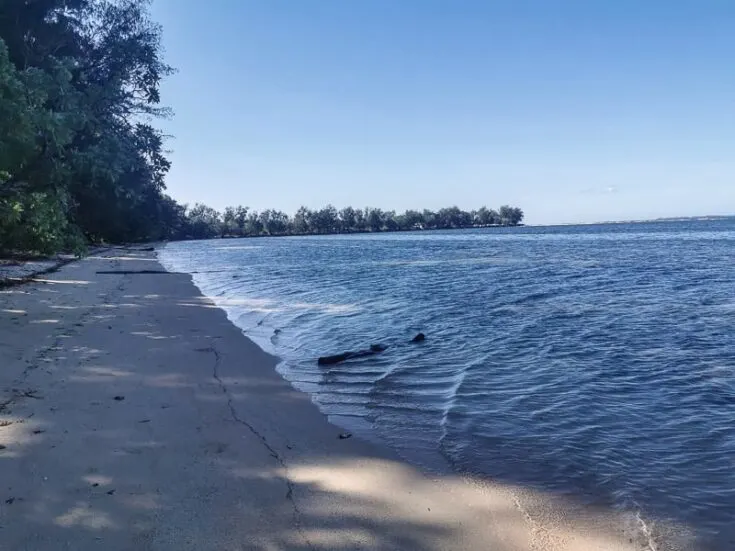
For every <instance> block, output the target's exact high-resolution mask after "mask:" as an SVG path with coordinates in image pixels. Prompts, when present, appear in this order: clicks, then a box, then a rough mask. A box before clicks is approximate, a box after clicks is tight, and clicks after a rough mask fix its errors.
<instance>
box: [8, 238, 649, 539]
mask: <svg viewBox="0 0 735 551" xmlns="http://www.w3.org/2000/svg"><path fill="white" fill-rule="evenodd" d="M161 270H162V268H161V266H160V265H159V264H158V263H157V261H156V260H155V255H154V253H150V252H131V251H120V250H118V251H113V252H108V253H103V254H101V255H99V256H95V257H90V258H87V259H85V260H83V261H80V262H75V263H72V264H69V265H67V266H65V267H63V268H61V270H60V271H58V272H56V273H53V274H46V275H44V276H42V277H40V278H39V279H38V280H37V281H35V282H31V283H28V284H26V285H21V286H17V287H12V288H8V289H4V290H2V291H0V549H3V550H5V549H8V550H51V549H53V550H57V549H69V550H75V551H80V550H86V549H105V550H106V551H112V550H118V549H126V550H127V549H156V550H159V549H160V550H172V551H173V550H176V551H179V550H186V549H205V550H209V549H212V550H220V549H221V550H233V551H234V550H246V549H254V550H263V551H271V550H278V549H294V550H310V549H320V550H322V549H323V550H349V549H376V550H377V549H381V550H383V549H407V550H410V549H430V550H433V549H436V550H439V549H442V550H455V549H456V550H461V549H492V550H497V551H506V550H508V551H510V550H530V549H540V550H547V549H548V550H557V549H559V550H580V551H582V550H584V551H590V550H624V549H638V550H642V549H655V548H656V542H655V541H652V540H651V537H652V536H649V535H647V534H646V531H645V530H641V526H640V525H639V524H638V523H637V522H636V521H635V519H626V518H623V517H619V516H618V515H616V514H615V513H613V512H612V511H607V510H590V509H584V508H582V507H581V506H575V505H574V504H572V503H567V502H563V503H562V502H560V501H558V500H553V499H551V498H550V497H548V496H542V495H538V494H536V493H532V492H530V491H526V490H523V489H520V488H512V487H509V486H505V485H502V484H497V485H494V484H488V483H485V484H479V483H477V482H475V481H472V480H469V479H464V478H460V477H427V476H426V475H424V474H422V473H420V472H419V471H417V470H416V469H414V468H413V467H411V466H410V465H407V464H406V463H404V462H402V461H400V460H399V459H398V458H397V457H396V456H395V455H394V454H393V453H391V452H390V451H389V450H387V449H383V448H382V447H380V446H377V445H375V444H372V443H368V442H365V441H363V440H361V439H359V438H357V437H353V438H350V439H345V440H342V439H339V437H338V436H339V434H340V432H342V431H341V430H340V429H339V428H338V427H335V426H334V425H331V424H330V423H328V422H327V420H326V418H325V417H324V416H323V415H322V414H321V413H320V412H319V411H318V410H317V409H316V407H315V406H314V405H313V404H312V403H311V402H310V400H309V397H308V396H307V395H306V394H302V393H299V392H297V391H295V390H293V389H292V387H291V386H290V385H289V384H288V383H287V382H285V381H284V380H283V379H282V378H281V377H280V376H279V375H278V374H277V373H276V371H275V369H274V366H275V364H276V361H275V359H274V358H273V357H271V356H269V355H268V354H266V353H265V352H263V351H262V350H260V349H259V348H258V347H257V346H256V345H255V344H253V343H252V342H251V341H250V340H248V339H247V338H245V337H244V336H243V335H242V334H241V332H240V330H239V329H237V328H236V327H235V326H233V325H232V324H231V323H230V322H229V321H228V320H227V318H226V316H225V314H224V312H222V311H221V310H219V309H217V308H215V307H214V306H213V305H212V304H211V303H210V302H209V301H208V300H207V299H205V298H203V297H202V296H201V295H200V293H199V292H198V290H197V289H196V287H194V285H193V284H192V283H191V279H190V277H189V276H186V275H181V274H162V273H158V272H160V271H161ZM99 272H107V273H99ZM116 272H118V273H116ZM139 272H143V273H139ZM540 468H542V466H540ZM654 539H655V538H654Z"/></svg>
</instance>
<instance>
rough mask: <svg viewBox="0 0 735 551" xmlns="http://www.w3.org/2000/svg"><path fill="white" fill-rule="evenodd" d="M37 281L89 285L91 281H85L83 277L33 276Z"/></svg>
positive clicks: (34, 280)
mask: <svg viewBox="0 0 735 551" xmlns="http://www.w3.org/2000/svg"><path fill="white" fill-rule="evenodd" d="M33 282H35V283H51V284H54V285H89V284H90V283H92V282H91V281H85V280H82V279H41V278H38V277H34V278H33Z"/></svg>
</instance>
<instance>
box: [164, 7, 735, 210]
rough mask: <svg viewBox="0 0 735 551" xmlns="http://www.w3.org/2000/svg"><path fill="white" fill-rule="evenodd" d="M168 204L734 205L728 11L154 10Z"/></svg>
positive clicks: (734, 81)
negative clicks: (161, 61) (161, 51)
mask: <svg viewBox="0 0 735 551" xmlns="http://www.w3.org/2000/svg"><path fill="white" fill-rule="evenodd" d="M152 12H153V17H154V19H156V20H157V21H158V22H160V23H161V24H162V25H163V30H164V46H165V49H166V57H167V60H168V61H169V62H170V63H171V64H173V65H174V66H176V67H177V68H178V71H179V72H178V74H177V75H175V76H174V77H172V78H170V79H169V80H168V81H167V82H166V83H165V84H164V86H163V99H164V102H165V103H167V104H168V105H170V106H171V107H172V108H173V109H174V111H175V113H176V115H175V117H174V119H172V120H171V121H167V122H166V123H165V124H164V127H165V130H166V131H167V132H169V133H171V134H172V135H174V136H175V137H174V138H173V139H171V141H170V142H169V147H170V148H171V149H172V151H173V153H172V160H173V163H174V166H173V169H172V170H171V172H170V174H169V177H168V180H167V181H168V188H169V192H170V193H171V195H173V196H174V197H175V198H176V199H178V200H181V201H183V202H189V203H193V202H195V201H202V202H205V203H207V204H210V205H211V206H214V207H216V208H223V207H224V206H226V205H230V204H233V205H236V204H243V205H248V206H250V207H252V208H255V209H263V208H279V209H281V210H285V211H287V212H293V211H295V210H296V209H297V208H298V207H299V206H300V205H302V204H304V205H307V206H309V207H320V206H323V205H325V204H326V203H332V204H334V205H335V206H337V207H341V206H345V205H352V206H355V207H365V206H375V207H381V208H386V209H396V210H403V209H406V208H439V207H442V206H450V205H454V204H456V205H458V206H460V207H462V208H467V209H469V208H476V207H479V206H482V205H487V206H491V207H496V206H499V205H500V204H503V203H510V204H513V205H517V206H520V207H522V208H523V209H524V210H525V212H526V216H527V218H526V221H527V222H528V223H536V224H544V223H566V222H592V221H600V220H622V219H639V218H652V217H659V216H680V215H703V214H735V2H733V1H732V0H722V1H715V0H691V1H683V0H681V1H677V0H668V1H659V0H645V1H643V0H635V1H630V0H615V1H612V0H610V1H606V0H597V1H596V0H577V1H572V0H567V1H564V0H558V1H552V0H538V1H524V0H507V1H503V2H499V1H498V2H493V1H491V0H484V1H469V0H467V1H463V0H456V1H451V0H363V1H361V2H358V1H357V0H290V1H289V0H260V1H250V0H210V2H207V3H202V2H200V1H194V0H154V3H153V8H152Z"/></svg>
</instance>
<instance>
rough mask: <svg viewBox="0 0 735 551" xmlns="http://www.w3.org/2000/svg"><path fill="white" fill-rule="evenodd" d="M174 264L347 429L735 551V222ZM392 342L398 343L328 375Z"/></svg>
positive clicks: (468, 236) (411, 238) (254, 249)
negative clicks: (419, 339)
mask: <svg viewBox="0 0 735 551" xmlns="http://www.w3.org/2000/svg"><path fill="white" fill-rule="evenodd" d="M160 256H161V260H162V262H163V263H164V265H165V266H166V267H167V268H168V269H171V270H176V271H182V272H189V273H193V276H194V281H195V283H196V284H197V285H198V286H199V288H200V289H201V290H202V291H203V292H204V294H206V295H208V296H210V297H212V298H213V299H214V300H215V301H216V302H217V304H219V305H221V306H222V307H223V308H224V309H225V310H226V311H227V313H228V315H229V317H230V319H232V320H233V322H234V323H236V324H237V325H239V326H240V327H241V328H242V329H243V331H244V332H245V334H247V335H249V336H250V337H252V338H254V339H255V340H256V341H257V342H259V343H260V344H261V345H263V346H264V347H266V348H267V349H269V350H270V351H272V352H274V353H275V354H276V355H278V356H279V357H280V358H282V360H283V362H282V363H281V365H280V366H279V370H280V372H281V373H282V374H283V375H284V376H285V377H286V378H287V379H288V380H290V381H291V382H292V383H293V384H294V386H296V387H297V388H299V389H300V390H303V391H306V392H309V393H310V394H311V396H312V399H313V400H314V401H315V402H316V404H317V405H318V406H319V407H320V408H321V409H322V411H324V412H325V413H326V414H328V415H330V416H331V417H332V419H333V420H335V421H336V422H337V423H339V424H342V425H343V426H346V427H348V428H351V429H353V430H356V431H362V433H363V434H365V435H367V436H369V437H371V438H376V439H379V440H381V441H384V442H387V443H388V444H389V445H391V446H393V447H394V448H396V449H397V450H398V451H399V452H400V453H402V454H404V455H405V456H406V457H407V458H409V459H410V460H413V461H416V462H418V463H420V464H423V465H424V466H425V467H427V468H435V469H445V468H449V469H453V470H456V471H460V472H464V473H471V474H473V475H477V476H481V477H488V478H490V479H493V480H498V481H501V482H508V483H513V484H523V485H525V486H528V487H532V488H537V489H541V490H545V491H550V492H554V493H558V494H562V495H565V496H569V497H572V498H574V499H575V500H579V501H580V502H581V503H590V504H597V505H604V506H610V507H614V508H617V509H620V510H622V511H630V512H632V513H635V514H636V515H639V516H640V517H641V518H643V519H647V521H648V522H650V523H651V524H655V523H656V522H658V523H662V522H663V523H665V522H667V521H673V522H676V523H679V524H682V525H685V526H687V527H689V528H690V529H691V530H693V531H694V533H695V534H696V536H697V537H698V538H699V545H700V546H701V547H702V548H703V549H723V550H725V549H735V522H733V521H734V520H735V262H734V261H735V220H721V221H694V222H666V223H664V222H660V223H636V224H608V225H595V226H568V227H548V228H533V227H527V228H513V229H484V230H463V231H447V232H416V233H398V234H376V235H353V236H348V235H343V236H319V237H293V238H277V239H274V238H261V239H239V240H213V241H199V242H180V243H171V244H168V245H167V246H166V247H165V248H164V249H163V250H162V251H161V254H160ZM419 331H421V332H423V333H425V334H426V336H427V339H426V341H425V342H423V343H420V344H411V343H409V340H410V339H411V338H412V337H413V336H414V335H415V334H416V333H417V332H419ZM374 343H382V344H386V345H389V348H388V350H387V351H385V352H384V353H382V354H379V355H376V356H371V357H366V358H360V359H355V360H351V361H347V362H345V363H342V364H337V365H332V366H318V365H317V361H316V360H317V358H318V357H319V356H322V355H326V354H334V353H339V352H343V351H347V350H358V349H365V348H368V347H369V346H370V345H371V344H374ZM659 546H660V547H659V548H665V547H663V545H662V544H661V543H660V542H659Z"/></svg>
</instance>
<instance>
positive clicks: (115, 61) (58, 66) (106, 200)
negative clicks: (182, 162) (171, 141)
mask: <svg viewBox="0 0 735 551" xmlns="http://www.w3.org/2000/svg"><path fill="white" fill-rule="evenodd" d="M147 8H148V2H147V0H33V1H28V0H2V3H1V7H0V250H2V251H6V252H7V251H13V250H23V251H36V252H41V253H47V252H53V251H56V250H59V249H61V248H77V249H80V248H81V247H82V246H83V245H84V243H85V242H86V241H87V240H93V241H99V240H106V241H133V240H141V239H159V238H165V237H170V236H172V235H174V233H175V232H176V229H177V227H178V226H177V225H178V224H179V223H180V222H181V220H182V216H183V210H182V208H181V207H179V206H178V205H176V203H175V202H174V201H173V200H171V199H170V198H168V197H166V196H164V195H163V189H164V175H165V174H166V172H167V171H168V169H169V162H168V160H167V159H166V157H165V154H164V150H163V136H162V135H161V133H160V132H159V131H158V130H156V129H155V128H154V127H153V126H152V125H151V122H152V121H153V120H154V119H155V118H157V117H161V116H166V115H167V111H166V110H165V109H163V108H161V107H160V105H159V103H160V97H159V91H158V88H159V84H160V82H161V80H162V79H163V78H164V77H165V76H166V75H168V74H170V73H171V72H172V69H171V68H170V67H169V66H168V65H166V64H165V63H164V62H163V61H162V60H161V47H160V29H159V27H158V26H157V25H156V24H155V23H153V22H152V21H151V20H150V19H149V17H148V11H147Z"/></svg>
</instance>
